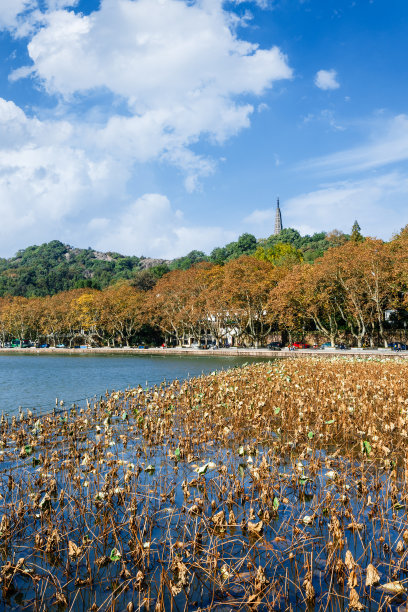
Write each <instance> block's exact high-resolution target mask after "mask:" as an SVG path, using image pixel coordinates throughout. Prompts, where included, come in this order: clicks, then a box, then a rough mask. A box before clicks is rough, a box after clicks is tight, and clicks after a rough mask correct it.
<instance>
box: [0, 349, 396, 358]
mask: <svg viewBox="0 0 408 612" xmlns="http://www.w3.org/2000/svg"><path fill="white" fill-rule="evenodd" d="M2 354H4V355H6V354H7V355H15V354H18V355H46V354H52V355H88V354H89V355H162V356H166V355H189V356H193V355H197V356H200V357H221V356H222V357H224V356H225V357H263V358H270V359H272V358H275V357H279V358H296V357H303V356H306V355H307V356H316V357H333V356H338V357H339V356H340V357H344V356H355V357H390V358H395V357H398V358H408V351H393V350H391V349H385V348H378V349H358V348H352V349H345V350H338V349H295V350H292V351H290V350H289V349H287V348H285V349H282V350H280V351H270V350H268V349H266V348H259V349H255V348H228V349H227V348H220V349H207V350H201V349H196V348H160V347H158V348H147V349H140V348H132V347H122V348H119V347H117V348H110V347H106V346H105V347H93V348H77V349H75V348H53V347H50V348H34V347H31V348H12V349H10V348H0V355H2Z"/></svg>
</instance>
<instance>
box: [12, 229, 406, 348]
mask: <svg viewBox="0 0 408 612" xmlns="http://www.w3.org/2000/svg"><path fill="white" fill-rule="evenodd" d="M292 235H294V236H295V234H292ZM334 238H336V239H338V246H333V248H327V249H326V250H325V252H324V254H323V256H322V257H319V258H317V259H316V260H315V261H314V263H310V262H308V261H307V260H306V258H305V255H304V253H303V252H302V250H301V248H298V247H297V246H294V245H293V244H289V243H288V242H279V241H275V242H274V241H273V240H271V241H270V242H269V243H268V241H264V242H263V243H257V245H256V250H255V253H250V254H246V253H244V254H241V255H240V256H238V257H233V258H230V259H228V260H227V261H225V262H220V263H214V262H212V261H196V263H194V265H192V266H190V267H189V268H186V269H184V268H182V267H178V268H177V267H175V268H174V269H172V270H169V265H165V264H159V265H158V264H157V261H156V262H155V265H154V266H152V267H151V268H150V269H144V270H140V269H139V270H137V271H136V273H135V275H134V276H133V277H132V278H131V279H126V278H124V279H122V280H121V281H118V282H116V283H115V284H112V285H109V286H107V287H105V288H104V289H103V290H102V291H101V290H98V289H95V288H92V287H87V288H76V289H71V290H69V291H62V292H59V293H58V294H55V295H52V296H46V297H41V296H39V297H35V296H34V297H29V298H27V297H19V296H14V297H13V296H4V297H1V298H0V343H1V344H2V345H4V344H5V343H10V342H14V343H15V342H16V340H17V341H20V343H21V342H27V341H28V342H34V343H36V344H39V343H41V342H44V341H45V342H47V343H49V344H52V345H53V346H56V345H58V344H61V343H62V344H68V345H69V346H72V345H74V346H75V345H76V344H78V343H79V344H81V343H83V342H86V343H87V344H90V345H97V346H104V345H105V346H106V345H108V346H114V345H118V344H120V345H123V344H125V345H138V344H139V343H141V342H143V343H149V344H156V345H157V343H158V342H161V341H163V340H164V341H165V342H167V343H169V344H180V345H184V344H185V343H191V342H192V341H195V342H197V343H201V344H203V343H204V345H205V346H207V343H208V342H210V343H214V342H215V343H217V344H218V345H222V344H223V343H233V344H237V345H241V346H243V345H251V346H252V345H253V346H256V347H257V346H261V345H263V344H265V343H266V342H267V341H268V338H270V337H271V336H275V337H276V336H278V337H280V338H281V339H282V341H286V340H289V341H293V340H294V339H297V340H301V341H303V339H304V338H306V337H307V338H308V339H310V341H312V342H313V343H318V342H319V341H322V340H323V339H325V340H327V341H328V342H329V343H330V344H331V345H332V346H334V345H335V344H336V343H337V342H339V341H341V342H347V343H350V344H354V345H357V346H359V347H362V346H363V345H364V344H369V345H370V346H375V345H377V346H387V344H388V342H390V341H396V339H397V340H398V341H400V342H401V341H402V340H404V341H405V340H406V335H407V323H408V312H407V308H408V227H407V228H405V229H404V230H403V231H402V232H401V233H400V234H399V235H398V236H395V237H394V239H393V240H391V241H390V242H383V241H382V240H377V239H374V238H364V237H363V236H362V235H361V233H360V231H359V229H357V227H355V228H354V229H353V233H352V236H351V237H350V239H345V237H344V236H341V235H339V233H337V234H334V235H333V237H332V240H333V239H334ZM296 239H297V240H299V238H298V237H296ZM240 240H241V239H240ZM240 240H238V241H237V244H238V243H239V244H241V245H243V246H244V248H249V247H250V245H251V239H250V237H248V235H247V236H244V237H243V239H242V240H241V241H240ZM316 242H319V241H318V240H316ZM328 242H329V241H328ZM298 246H299V247H302V243H301V242H298ZM55 247H58V248H59V249H61V247H60V245H55ZM30 252H31V251H29V253H28V258H30ZM61 252H62V255H63V256H64V258H65V259H67V258H66V256H65V254H64V252H63V251H61ZM235 252H236V251H235ZM79 255H81V256H84V253H79ZM18 256H19V258H21V260H24V258H26V256H27V254H26V251H24V252H23V253H19V254H18ZM112 260H114V258H113V257H112V258H111V260H110V261H112ZM116 261H117V260H116ZM184 263H185V261H184ZM170 265H171V262H170ZM122 269H123V268H122ZM124 269H125V270H126V268H124ZM308 341H309V340H308Z"/></svg>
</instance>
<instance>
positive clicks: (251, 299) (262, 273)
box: [223, 255, 276, 347]
mask: <svg viewBox="0 0 408 612" xmlns="http://www.w3.org/2000/svg"><path fill="white" fill-rule="evenodd" d="M275 284H276V280H275V276H274V266H273V265H272V264H271V263H270V262H268V261H260V260H259V259H256V258H255V257H251V256H248V255H243V256H242V257H239V258H238V259H234V260H231V261H229V262H228V263H227V264H226V265H225V270H224V288H223V290H224V291H225V292H226V295H227V296H228V305H229V316H230V326H234V327H235V329H236V330H237V335H238V337H245V336H246V337H247V338H249V340H250V341H251V342H253V343H254V344H255V347H258V346H259V345H260V343H261V342H262V341H264V340H265V338H266V336H267V335H268V334H269V333H270V331H271V320H270V316H268V312H267V302H268V298H269V294H270V291H271V290H272V289H273V287H274V286H275Z"/></svg>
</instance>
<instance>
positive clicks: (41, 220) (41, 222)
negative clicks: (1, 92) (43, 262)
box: [0, 98, 128, 255]
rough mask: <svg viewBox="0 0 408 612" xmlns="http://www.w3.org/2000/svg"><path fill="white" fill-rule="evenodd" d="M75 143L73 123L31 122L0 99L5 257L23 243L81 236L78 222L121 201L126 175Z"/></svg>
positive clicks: (0, 235)
mask: <svg viewBox="0 0 408 612" xmlns="http://www.w3.org/2000/svg"><path fill="white" fill-rule="evenodd" d="M73 140H74V139H73V129H72V126H71V125H70V124H69V123H67V122H64V121H49V122H41V121H39V120H38V119H30V118H28V117H27V116H26V115H25V114H24V112H23V111H22V110H21V109H20V108H18V107H17V106H16V105H15V104H14V103H13V102H7V101H5V100H2V99H1V98H0V216H1V219H2V223H1V226H0V242H1V244H2V252H3V254H8V255H10V254H12V253H13V252H14V251H15V250H16V249H18V248H20V247H21V245H22V242H23V243H25V244H30V243H32V242H33V241H34V240H35V241H38V240H46V239H52V238H53V237H55V235H61V236H62V235H64V234H66V233H67V232H69V231H72V232H73V233H75V232H76V233H77V235H79V234H80V233H81V222H78V217H79V218H81V217H82V218H83V217H86V215H87V214H89V213H92V209H93V208H98V207H100V206H102V205H103V204H104V203H106V202H108V201H110V200H112V198H115V200H116V201H120V198H121V197H122V196H123V189H124V185H125V183H126V179H127V178H128V175H127V173H126V169H123V168H122V166H121V165H120V164H118V163H117V162H116V161H115V160H114V159H112V158H110V157H108V156H103V157H101V156H98V155H94V156H91V155H90V154H89V153H87V152H86V151H85V150H83V149H82V148H80V147H76V146H74V144H73ZM84 208H85V210H84ZM87 209H88V210H87ZM70 223H71V230H70V229H69V224H70Z"/></svg>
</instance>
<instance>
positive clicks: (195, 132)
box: [0, 0, 292, 256]
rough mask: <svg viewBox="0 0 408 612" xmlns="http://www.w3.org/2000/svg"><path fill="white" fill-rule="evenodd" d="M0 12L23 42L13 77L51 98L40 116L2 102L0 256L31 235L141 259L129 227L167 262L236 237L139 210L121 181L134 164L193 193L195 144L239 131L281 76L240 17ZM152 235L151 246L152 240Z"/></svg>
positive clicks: (219, 4)
mask: <svg viewBox="0 0 408 612" xmlns="http://www.w3.org/2000/svg"><path fill="white" fill-rule="evenodd" d="M0 1H1V2H2V3H3V4H2V5H1V8H0V19H3V21H2V22H0V23H5V22H6V15H7V23H8V24H11V23H13V24H14V25H13V26H12V25H9V27H14V28H16V29H15V30H14V31H15V35H16V36H17V35H19V36H20V35H22V33H24V35H25V36H27V37H28V38H29V44H28V52H29V56H30V58H31V60H32V64H31V65H30V66H20V67H19V68H17V69H16V70H15V71H14V73H12V74H11V75H10V78H11V80H17V79H19V78H33V79H35V80H36V86H40V87H42V88H43V90H45V91H46V92H48V93H50V94H52V95H56V97H57V100H58V105H57V107H56V108H55V109H54V111H52V110H51V109H50V108H48V109H47V110H43V112H42V117H41V118H40V117H39V116H38V117H36V116H35V115H34V116H29V115H28V114H25V113H24V112H23V110H21V109H20V108H18V107H17V106H16V105H15V104H14V103H12V102H7V101H6V100H2V99H0V213H1V214H2V219H3V220H4V221H5V222H4V223H3V225H2V229H0V239H1V241H2V249H3V253H4V254H11V253H12V252H13V251H14V250H15V249H17V248H20V247H21V246H22V241H25V244H30V243H31V242H33V240H34V238H33V236H35V241H39V240H47V239H51V238H53V237H55V236H56V235H58V236H59V237H61V239H64V240H67V241H70V242H71V243H73V244H78V243H81V244H83V241H86V243H87V244H91V243H92V241H93V240H95V242H94V244H96V243H97V241H98V244H99V245H101V244H102V241H103V242H104V243H105V244H106V245H108V243H109V248H115V249H116V250H121V246H124V245H126V248H127V249H131V248H132V244H133V248H134V249H136V250H137V252H139V246H138V245H137V244H136V243H135V242H134V241H133V242H132V240H133V239H132V238H131V236H130V234H129V229H128V227H133V228H134V229H135V231H136V230H137V232H139V234H138V235H140V243H141V244H143V245H145V246H144V248H145V249H146V254H152V252H153V250H152V249H155V254H157V255H159V254H160V253H159V251H160V248H163V249H164V251H165V252H164V254H165V255H166V256H173V255H174V254H182V253H185V252H186V249H187V250H188V249H190V248H195V247H197V248H200V245H201V246H202V248H204V247H205V246H206V245H208V244H209V243H211V242H213V243H214V245H216V244H222V243H223V241H224V238H225V239H227V238H228V239H231V238H232V237H234V236H233V235H232V234H230V233H225V232H223V230H221V229H220V228H217V227H208V228H207V227H206V228H201V227H190V224H189V223H188V222H187V221H186V222H185V223H181V222H180V219H179V217H178V216H177V214H176V213H175V212H174V211H172V209H171V206H170V204H169V203H168V207H170V208H168V207H167V208H166V207H164V208H163V206H164V205H163V201H161V200H160V199H159V200H158V199H157V198H156V199H154V200H153V201H151V200H149V207H150V210H151V213H149V212H148V207H147V206H144V207H143V206H142V205H141V202H142V203H144V204H145V203H146V201H145V199H143V198H145V196H143V197H142V198H138V196H139V195H140V192H138V191H137V190H138V186H137V184H136V180H135V179H132V183H131V186H130V182H129V179H130V178H131V177H132V175H133V174H135V170H137V171H140V168H141V167H142V164H145V163H149V162H155V161H159V162H166V163H168V164H171V165H173V166H176V167H178V168H181V169H182V170H183V172H184V175H185V186H186V188H187V190H188V191H192V190H194V189H197V187H198V186H199V183H200V178H202V177H204V176H208V175H210V174H211V173H212V172H213V171H214V169H215V166H216V161H214V159H211V158H210V157H209V156H208V154H207V155H206V156H203V155H202V154H200V153H199V152H197V150H198V147H197V145H198V144H199V143H200V142H201V141H202V140H203V139H206V140H207V141H208V142H210V143H211V144H212V145H214V146H215V145H217V144H220V143H223V142H225V141H226V140H227V139H228V138H231V137H232V136H234V135H235V134H237V133H238V132H239V131H240V130H242V129H243V128H247V127H249V126H250V117H251V114H252V113H253V111H254V104H255V103H254V98H256V97H259V96H261V95H262V94H263V93H264V92H265V91H266V90H267V89H269V88H270V87H272V86H273V84H274V82H275V81H276V80H279V79H288V78H291V76H292V71H291V69H290V67H289V65H288V61H287V58H286V57H285V56H284V55H283V54H282V53H281V52H280V50H279V49H278V48H277V47H271V48H269V49H261V48H259V46H258V45H256V44H253V43H249V42H246V41H245V40H243V39H241V38H239V36H238V34H237V27H236V26H237V17H236V15H235V14H234V13H233V12H230V11H228V10H225V6H224V2H223V0H197V1H193V2H192V1H189V0H101V3H100V8H98V10H95V11H94V12H93V13H91V14H90V15H83V14H82V13H76V12H74V11H72V10H68V8H69V7H72V6H74V5H75V4H76V1H75V0H48V3H47V4H46V6H48V9H44V8H43V10H42V12H40V11H39V10H38V9H37V10H35V7H36V3H34V0H33V2H32V3H31V2H28V0H27V1H23V0H0ZM7 7H8V9H7V10H6V8H7ZM13 7H14V8H13ZM12 8H13V10H11V9H12ZM29 8H32V9H33V10H32V12H31V13H30V14H27V16H26V17H25V18H24V19H20V18H19V19H17V16H18V15H19V14H20V13H21V11H22V10H23V9H27V10H28V9H29ZM7 11H8V12H7ZM107 100H108V101H107ZM78 102H79V103H78ZM77 103H78V104H77ZM84 111H85V114H84V115H81V112H84ZM53 114H54V118H52V117H53ZM45 116H48V117H50V119H44V117H45ZM207 151H208V147H207ZM128 190H129V191H128ZM142 193H143V191H142ZM161 197H164V196H161ZM110 202H114V204H115V207H116V211H115V216H117V218H118V219H119V221H118V222H117V223H115V222H114V220H113V216H114V215H113V214H112V212H111V211H110V210H109V203H110ZM129 202H134V203H133V204H131V205H130V204H129ZM160 203H161V206H162V210H161V212H160V206H159V204H160ZM135 207H136V208H135ZM154 211H156V212H154ZM158 211H159V212H158ZM133 214H136V217H137V219H138V222H137V226H135V225H134V224H131V223H130V221H131V216H132V215H133ZM129 215H130V216H129ZM78 218H80V219H81V223H78V222H77V219H78ZM132 218H133V217H132ZM152 218H153V219H154V223H153V221H151V219H152ZM161 219H162V220H163V225H161ZM92 220H93V221H92ZM104 220H108V222H109V231H107V232H106V233H105V234H104V233H103V231H102V230H103V227H105V226H104V223H105V221H104ZM98 224H99V225H98ZM129 224H130V225H129ZM10 227H13V232H10ZM160 227H162V230H160ZM92 228H94V229H92ZM96 228H99V230H100V231H99V233H98V231H96ZM111 230H112V231H111ZM159 230H160V231H159ZM25 232H27V238H25V237H24V239H23V236H25ZM28 232H30V234H32V236H28ZM92 232H93V233H92ZM155 232H156V234H157V236H158V237H157V243H156V242H151V240H150V238H151V237H152V236H154V234H155ZM160 236H161V238H160ZM168 236H171V239H168ZM209 236H211V239H209ZM210 246H211V245H210ZM129 252H135V251H134V250H133V251H131V250H130V251H129Z"/></svg>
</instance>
